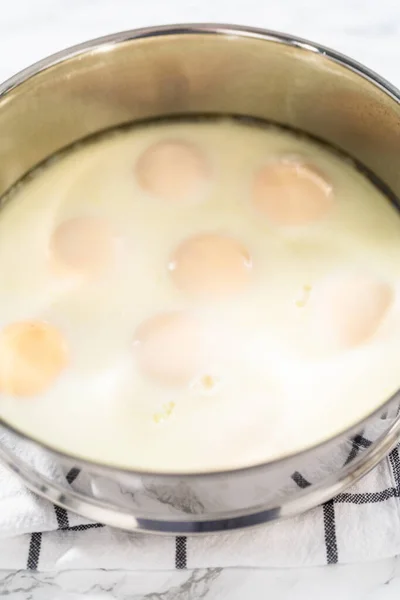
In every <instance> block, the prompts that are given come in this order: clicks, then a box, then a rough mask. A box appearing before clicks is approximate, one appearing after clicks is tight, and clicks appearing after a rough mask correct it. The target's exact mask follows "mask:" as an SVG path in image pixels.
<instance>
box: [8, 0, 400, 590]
mask: <svg viewBox="0 0 400 600" xmlns="http://www.w3.org/2000/svg"><path fill="white" fill-rule="evenodd" d="M195 21H203V22H204V21H219V22H231V23H241V24H245V25H254V26H259V27H266V28H270V29H276V30H280V31H284V32H288V33H293V34H296V35H299V36H302V37H306V38H310V39H312V40H315V41H317V42H320V43H322V44H324V45H327V46H331V47H333V48H335V49H337V50H340V51H341V52H343V53H345V54H348V55H350V56H352V57H353V58H355V59H357V60H359V61H360V62H363V63H364V64H366V65H367V66H369V67H370V68H372V69H374V70H375V71H378V72H379V73H380V74H381V75H383V76H384V77H386V78H387V79H389V80H390V81H391V82H392V83H394V84H395V85H397V86H400V66H399V59H400V45H399V43H398V40H399V34H400V3H399V2H398V0H379V2H378V1H377V0H275V1H274V0H270V1H268V0H245V1H242V0H168V1H167V0H145V1H143V0H13V1H12V2H7V3H5V2H4V5H3V6H2V12H1V17H0V57H1V58H0V80H4V79H6V78H7V77H9V76H11V75H12V74H13V73H15V72H16V71H18V70H20V69H22V68H24V67H25V66H27V65H28V64H30V63H32V62H34V61H36V60H38V59H40V58H42V57H44V56H46V55H48V54H50V53H52V52H55V51H57V50H60V49H62V48H64V47H66V46H69V45H72V44H75V43H78V42H81V41H84V40H86V39H89V38H93V37H97V36H100V35H104V34H107V33H112V32H115V31H119V30H123V29H130V28H136V27H142V26H147V25H154V24H164V23H165V24H166V23H173V22H195ZM398 535H400V532H398ZM134 569H135V565H132V571H129V572H125V571H104V570H100V571H60V572H56V573H28V572H22V571H18V572H6V571H0V597H1V598H10V600H50V599H51V600H77V599H80V598H85V599H90V600H108V599H111V598H115V599H118V600H128V598H129V600H140V599H143V598H146V599H148V600H156V599H157V600H174V599H179V600H185V599H190V600H197V599H200V598H203V599H207V600H209V599H213V600H214V599H216V600H217V599H218V600H222V599H225V598H229V600H239V599H240V600H242V599H243V598H246V599H247V598H248V599H249V600H258V599H263V598H266V597H269V598H273V599H274V600H280V599H284V600H286V599H290V600H298V599H303V598H304V599H309V600H314V599H315V600H317V599H318V600H319V599H320V598H323V599H324V600H331V599H332V600H333V599H335V600H337V599H338V598H339V597H340V598H341V600H350V599H351V600H369V599H373V600H391V599H393V600H394V599H395V598H398V597H399V595H400V557H394V558H392V559H386V560H383V561H379V562H374V563H369V564H364V565H346V566H335V567H321V568H309V569H301V570H298V569H295V570H281V569H271V570H267V569H247V568H246V569H208V570H196V571H174V572H167V571H154V572H153V571H152V572H141V571H135V570H134Z"/></svg>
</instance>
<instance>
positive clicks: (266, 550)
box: [0, 448, 400, 571]
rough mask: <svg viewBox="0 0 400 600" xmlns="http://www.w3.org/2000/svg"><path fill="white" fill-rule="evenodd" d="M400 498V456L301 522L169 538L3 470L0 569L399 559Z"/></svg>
mask: <svg viewBox="0 0 400 600" xmlns="http://www.w3.org/2000/svg"><path fill="white" fill-rule="evenodd" d="M69 477H70V479H71V480H72V479H73V478H75V477H79V472H77V471H76V472H71V473H70V474H69ZM298 484H299V485H301V481H299V482H298ZM399 498H400V458H399V449H398V448H396V449H395V450H394V451H393V452H392V453H391V455H390V456H389V457H388V458H386V459H385V460H383V461H382V463H381V464H380V465H379V466H378V467H377V468H376V469H375V470H374V471H372V472H371V473H369V474H368V475H367V476H366V477H364V479H362V480H361V481H360V482H359V483H357V485H355V486H354V487H353V488H351V489H349V490H348V491H346V492H345V493H342V494H340V495H339V496H337V497H336V498H335V499H334V500H332V501H330V502H327V503H326V504H325V505H323V506H321V507H319V508H316V509H314V510H312V511H310V512H308V513H307V514H305V515H303V516H300V517H297V518H293V519H290V520H286V521H281V522H276V523H271V524H268V525H265V526H261V527H259V528H256V529H251V530H243V531H236V532H233V533H227V534H216V535H210V536H201V537H185V536H177V537H175V536H170V537H164V536H155V535H145V534H139V533H126V532H123V531H120V530H116V529H111V528H110V527H104V526H102V525H100V524H97V523H91V522H89V521H87V520H85V519H83V518H81V517H78V516H77V515H74V514H72V513H69V512H67V511H66V510H64V509H62V508H59V507H55V506H54V505H53V504H51V503H50V502H47V501H46V500H43V499H41V498H38V497H37V496H35V495H34V494H32V493H31V492H30V491H28V490H27V489H26V488H25V487H24V485H23V484H22V483H21V481H20V480H19V479H18V478H17V477H16V475H14V474H13V473H11V472H9V471H7V470H6V469H5V468H4V467H3V466H0V569H30V570H41V571H47V570H55V569H56V570H62V569H96V568H99V569H129V570H132V569H146V570H147V569H157V570H159V569H176V568H178V569H184V568H188V569H191V568H206V567H238V566H241V567H243V566H246V567H300V566H307V565H309V566H311V565H323V564H327V563H337V562H340V563H349V562H359V561H367V560H375V559H379V558H384V557H387V556H394V555H396V554H400V499H399Z"/></svg>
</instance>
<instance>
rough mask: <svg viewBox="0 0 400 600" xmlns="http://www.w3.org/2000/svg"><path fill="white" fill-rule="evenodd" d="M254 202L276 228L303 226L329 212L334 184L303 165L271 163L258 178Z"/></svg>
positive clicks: (255, 179) (261, 171) (253, 195)
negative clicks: (277, 226)
mask: <svg viewBox="0 0 400 600" xmlns="http://www.w3.org/2000/svg"><path fill="white" fill-rule="evenodd" d="M252 201H253V205H254V206H255V208H256V210H257V211H258V212H259V213H261V214H263V215H265V216H266V217H267V219H268V220H269V221H270V222H271V223H273V224H275V225H279V226H301V225H303V226H304V225H308V224H310V223H313V222H314V221H319V220H320V219H322V218H324V217H325V216H326V215H327V214H328V213H329V211H330V210H331V208H332V205H333V191H332V184H331V183H330V182H329V181H328V180H327V179H326V178H325V177H324V176H323V175H322V174H321V173H320V172H319V171H317V170H316V169H315V168H313V167H312V166H310V165H308V164H305V163H303V162H300V161H296V160H281V161H279V162H278V161H276V162H271V163H268V164H266V165H265V166H264V167H262V168H261V169H260V170H259V171H258V172H257V173H256V175H255V178H254V182H253V189H252Z"/></svg>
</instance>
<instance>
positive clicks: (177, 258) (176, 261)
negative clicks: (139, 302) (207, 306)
mask: <svg viewBox="0 0 400 600" xmlns="http://www.w3.org/2000/svg"><path fill="white" fill-rule="evenodd" d="M251 269H252V260H251V256H250V254H249V252H248V251H247V249H246V248H245V246H243V244H242V243H241V242H239V241H238V240H236V239H234V238H231V237H229V236H225V235H219V234H212V233H209V234H203V235H197V236H194V237H192V238H189V239H187V240H185V241H184V242H183V243H182V244H180V245H179V246H178V248H177V249H176V250H175V252H174V254H173V255H172V257H171V260H170V263H169V271H170V274H171V277H172V280H173V282H174V284H175V285H176V286H177V288H179V289H180V290H182V291H184V292H187V293H188V294H191V295H195V296H207V295H210V296H225V295H228V294H232V293H235V292H238V291H240V290H242V289H243V288H245V287H246V285H248V283H249V281H250V275H251Z"/></svg>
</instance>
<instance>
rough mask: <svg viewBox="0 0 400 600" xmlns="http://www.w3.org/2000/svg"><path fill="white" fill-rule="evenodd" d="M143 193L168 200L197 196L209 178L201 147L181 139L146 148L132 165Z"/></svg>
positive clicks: (158, 143) (180, 199) (181, 199)
mask: <svg viewBox="0 0 400 600" xmlns="http://www.w3.org/2000/svg"><path fill="white" fill-rule="evenodd" d="M135 175H136V179H137V181H138V183H139V185H140V187H141V188H142V189H143V190H145V191H146V192H148V193H150V194H152V195H153V196H157V197H159V198H163V199H165V200H168V201H170V202H176V201H178V202H179V201H183V200H190V199H193V198H196V197H197V196H198V193H199V192H200V191H201V189H202V186H203V184H204V182H205V181H206V180H207V179H208V176H209V168H208V164H207V161H206V159H205V157H204V156H203V154H202V153H201V151H200V149H199V148H197V147H196V146H195V145H194V144H190V143H189V142H184V141H175V140H166V141H162V142H157V143H155V144H153V145H152V146H150V147H149V148H147V150H145V152H144V153H143V154H142V155H141V156H140V157H139V159H138V160H137V162H136V165H135Z"/></svg>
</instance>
